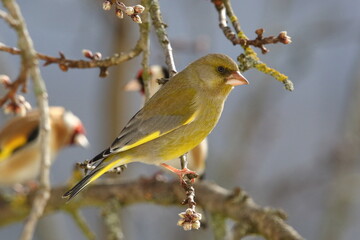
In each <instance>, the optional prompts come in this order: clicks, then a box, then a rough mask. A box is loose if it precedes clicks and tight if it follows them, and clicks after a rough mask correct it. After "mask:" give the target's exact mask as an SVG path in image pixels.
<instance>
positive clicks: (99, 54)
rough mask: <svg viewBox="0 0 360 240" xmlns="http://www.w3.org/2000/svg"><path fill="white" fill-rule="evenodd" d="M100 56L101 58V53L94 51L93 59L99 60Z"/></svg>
mask: <svg viewBox="0 0 360 240" xmlns="http://www.w3.org/2000/svg"><path fill="white" fill-rule="evenodd" d="M101 58H102V55H101V53H99V52H96V53H95V54H94V60H100V59H101Z"/></svg>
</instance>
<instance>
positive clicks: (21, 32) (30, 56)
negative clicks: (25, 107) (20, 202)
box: [3, 0, 51, 240]
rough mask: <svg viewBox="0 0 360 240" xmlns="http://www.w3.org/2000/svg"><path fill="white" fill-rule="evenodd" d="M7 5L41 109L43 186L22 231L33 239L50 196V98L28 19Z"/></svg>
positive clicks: (10, 0) (15, 6)
mask: <svg viewBox="0 0 360 240" xmlns="http://www.w3.org/2000/svg"><path fill="white" fill-rule="evenodd" d="M3 5H4V7H5V8H6V9H7V10H8V11H9V14H10V15H11V16H12V18H13V19H15V20H16V21H18V24H17V25H16V26H14V30H15V31H16V32H17V34H18V46H19V49H21V51H22V53H21V59H22V61H21V63H22V67H21V68H22V69H24V68H26V69H28V71H29V74H30V77H31V78H32V80H33V82H34V92H35V95H36V99H37V104H38V106H39V110H40V149H41V170H40V186H39V189H38V191H37V193H36V197H35V198H34V200H33V205H32V208H31V212H30V215H29V217H28V219H27V221H26V223H25V226H24V229H23V231H22V234H21V239H22V240H30V239H32V237H33V235H34V231H35V227H36V225H37V222H38V220H39V218H40V217H41V216H42V214H43V212H44V209H45V207H46V203H47V201H48V199H49V198H50V165H51V161H50V148H49V144H48V143H49V142H50V134H49V130H50V119H49V105H48V101H47V92H46V87H45V83H44V81H43V79H42V77H41V74H40V70H39V67H38V60H37V56H36V52H35V49H34V47H33V43H32V39H31V37H30V35H29V32H28V30H27V27H26V24H25V20H24V18H23V16H22V14H21V11H20V8H19V6H18V4H17V3H16V2H15V0H3Z"/></svg>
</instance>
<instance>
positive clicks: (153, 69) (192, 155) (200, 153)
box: [125, 65, 208, 178]
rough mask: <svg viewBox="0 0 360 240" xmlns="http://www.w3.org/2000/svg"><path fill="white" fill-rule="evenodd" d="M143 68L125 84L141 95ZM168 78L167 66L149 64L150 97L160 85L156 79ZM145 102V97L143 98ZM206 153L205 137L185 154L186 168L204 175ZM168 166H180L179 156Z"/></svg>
mask: <svg viewBox="0 0 360 240" xmlns="http://www.w3.org/2000/svg"><path fill="white" fill-rule="evenodd" d="M142 73H143V70H140V71H139V72H138V74H137V75H136V78H135V79H132V80H130V81H129V82H128V83H127V84H126V85H125V90H126V91H139V92H140V94H141V95H142V96H144V97H145V88H144V81H143V78H142ZM163 78H165V79H167V78H169V71H168V70H167V68H165V67H162V66H160V65H152V66H150V79H149V92H150V94H149V95H150V97H152V96H153V95H154V94H155V93H156V92H157V91H158V90H159V89H160V88H161V86H162V85H160V84H159V83H158V81H157V80H158V79H163ZM144 103H145V98H144ZM207 153H208V143H207V138H205V139H204V140H203V141H202V142H201V143H200V144H199V145H197V146H196V147H195V148H194V149H192V150H191V151H190V152H189V153H188V154H187V161H188V168H189V169H191V170H193V171H195V172H196V173H197V174H199V176H200V178H202V177H204V172H205V167H206V165H205V161H206V158H207ZM167 163H168V164H169V165H170V166H173V167H176V168H180V160H179V158H176V159H173V160H170V161H168V162H167Z"/></svg>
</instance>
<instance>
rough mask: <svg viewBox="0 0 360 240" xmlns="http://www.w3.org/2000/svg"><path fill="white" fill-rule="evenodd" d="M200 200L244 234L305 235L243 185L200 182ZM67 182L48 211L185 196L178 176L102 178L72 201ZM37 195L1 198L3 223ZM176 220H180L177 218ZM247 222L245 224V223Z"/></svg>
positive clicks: (296, 239)
mask: <svg viewBox="0 0 360 240" xmlns="http://www.w3.org/2000/svg"><path fill="white" fill-rule="evenodd" d="M194 187H195V189H196V192H197V194H196V197H197V199H196V201H197V203H198V206H200V207H202V208H203V209H204V210H205V211H208V212H210V213H213V214H220V215H222V216H224V217H227V218H231V219H233V220H234V221H236V222H237V228H238V229H248V230H251V231H246V232H242V233H241V235H243V236H245V235H249V234H259V235H262V236H263V237H264V238H266V239H276V240H300V239H303V238H302V237H301V236H300V235H299V234H298V233H297V232H296V230H294V228H292V227H291V226H289V225H288V224H286V223H285V221H284V219H285V215H284V214H283V213H282V211H279V210H274V209H271V208H267V207H261V206H259V205H257V204H256V203H255V202H254V201H253V200H252V199H251V198H250V197H249V196H248V195H247V193H246V192H244V191H243V190H240V189H235V190H234V191H230V190H228V189H225V188H222V187H220V186H218V185H216V184H214V183H210V182H206V181H203V182H198V183H196V184H195V185H194ZM67 188H68V187H67V186H63V187H58V188H54V189H53V190H52V191H51V193H52V194H51V198H50V200H49V203H48V205H47V207H46V209H45V213H46V214H50V213H54V212H56V211H59V210H64V211H67V209H68V208H71V209H76V208H82V207H89V206H102V205H103V204H104V202H108V201H109V199H115V200H116V201H118V202H119V203H121V205H122V206H127V205H132V204H136V203H142V202H152V203H155V204H159V205H164V206H169V205H179V203H180V202H181V201H182V199H183V198H184V193H183V189H182V187H181V186H180V185H179V182H178V181H177V180H175V181H170V182H166V181H160V180H157V179H155V178H150V179H138V180H134V181H130V182H125V183H116V182H114V181H106V182H100V183H98V184H96V185H91V186H90V187H89V188H88V189H87V190H85V191H84V193H83V194H81V195H79V197H77V198H76V199H74V200H73V201H72V202H70V203H69V204H65V201H64V200H63V199H62V198H61V197H60V196H61V195H62V194H63V193H64V192H65V191H66V190H67ZM32 198H33V195H32V194H30V195H29V196H28V197H26V199H25V200H24V201H19V199H21V197H18V198H16V199H13V202H11V200H9V199H5V198H3V199H0V209H2V218H1V219H0V226H2V225H6V224H10V223H13V222H17V221H20V220H22V219H24V218H25V217H26V215H27V213H28V211H29V210H28V209H29V207H30V205H29V203H31V201H32ZM174 224H176V223H175V222H174ZM242 226H243V227H242Z"/></svg>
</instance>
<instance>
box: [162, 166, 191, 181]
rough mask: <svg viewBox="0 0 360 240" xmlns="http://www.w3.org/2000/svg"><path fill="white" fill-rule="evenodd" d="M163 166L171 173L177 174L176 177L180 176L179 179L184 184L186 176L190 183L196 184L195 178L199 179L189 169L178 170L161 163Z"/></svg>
mask: <svg viewBox="0 0 360 240" xmlns="http://www.w3.org/2000/svg"><path fill="white" fill-rule="evenodd" d="M161 166H163V167H164V168H166V169H168V170H169V171H171V172H173V173H175V174H176V175H178V177H179V179H180V182H181V183H182V182H183V181H184V177H185V176H186V177H187V178H188V179H189V180H190V181H191V183H194V182H195V178H197V177H198V174H197V173H196V172H194V171H191V170H190V169H188V168H186V167H185V168H183V169H177V168H174V167H172V166H170V165H168V164H166V163H161Z"/></svg>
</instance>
